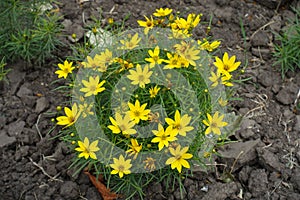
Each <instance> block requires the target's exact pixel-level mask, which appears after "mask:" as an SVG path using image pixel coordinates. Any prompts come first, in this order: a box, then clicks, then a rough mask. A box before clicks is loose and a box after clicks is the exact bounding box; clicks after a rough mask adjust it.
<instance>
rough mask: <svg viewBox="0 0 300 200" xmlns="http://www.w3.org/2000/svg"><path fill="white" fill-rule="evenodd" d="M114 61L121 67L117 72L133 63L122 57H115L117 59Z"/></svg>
mask: <svg viewBox="0 0 300 200" xmlns="http://www.w3.org/2000/svg"><path fill="white" fill-rule="evenodd" d="M114 62H117V63H119V64H120V65H121V68H120V69H119V71H118V72H119V73H120V72H122V71H124V70H127V69H131V68H133V67H134V66H133V63H131V62H128V61H127V60H123V59H122V58H117V59H115V61H114Z"/></svg>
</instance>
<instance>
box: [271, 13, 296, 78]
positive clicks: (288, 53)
mask: <svg viewBox="0 0 300 200" xmlns="http://www.w3.org/2000/svg"><path fill="white" fill-rule="evenodd" d="M293 10H294V11H295V12H296V15H295V19H290V20H289V24H288V26H287V29H286V30H285V31H284V32H283V33H282V34H278V35H277V38H278V40H279V41H280V44H279V45H275V50H276V52H275V54H274V56H275V58H276V59H277V61H276V62H275V63H274V65H276V64H280V66H281V75H282V77H284V76H285V73H286V72H288V71H293V72H294V71H295V70H296V69H297V68H300V62H299V60H300V21H299V16H300V9H298V10H296V9H293Z"/></svg>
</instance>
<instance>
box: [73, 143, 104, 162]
mask: <svg viewBox="0 0 300 200" xmlns="http://www.w3.org/2000/svg"><path fill="white" fill-rule="evenodd" d="M78 146H79V147H77V148H76V149H75V150H76V151H79V152H81V153H80V154H79V155H78V157H79V158H81V157H84V158H85V159H88V158H89V157H91V158H92V159H95V160H96V159H97V156H96V154H95V152H97V151H99V147H97V146H98V140H95V141H94V142H92V143H91V144H90V141H89V139H88V138H87V137H85V138H84V141H83V142H81V141H78Z"/></svg>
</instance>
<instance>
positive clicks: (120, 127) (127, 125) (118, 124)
mask: <svg viewBox="0 0 300 200" xmlns="http://www.w3.org/2000/svg"><path fill="white" fill-rule="evenodd" d="M109 120H110V122H111V123H112V125H109V126H108V128H109V129H110V130H111V131H112V132H113V133H115V134H118V133H121V132H122V134H123V135H132V134H135V133H136V130H135V129H133V127H134V125H135V123H134V122H133V121H132V120H131V119H130V116H129V115H128V114H126V115H125V116H124V118H122V115H121V114H120V113H116V119H114V118H112V117H109Z"/></svg>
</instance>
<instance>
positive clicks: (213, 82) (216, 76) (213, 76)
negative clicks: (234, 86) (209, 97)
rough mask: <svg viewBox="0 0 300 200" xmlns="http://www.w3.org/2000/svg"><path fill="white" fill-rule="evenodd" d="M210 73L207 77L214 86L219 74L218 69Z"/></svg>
mask: <svg viewBox="0 0 300 200" xmlns="http://www.w3.org/2000/svg"><path fill="white" fill-rule="evenodd" d="M210 74H211V76H210V77H208V79H209V80H210V81H211V82H212V85H211V86H212V87H216V86H217V85H218V84H219V80H220V76H221V74H220V72H219V71H217V73H215V72H213V71H211V72H210Z"/></svg>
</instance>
